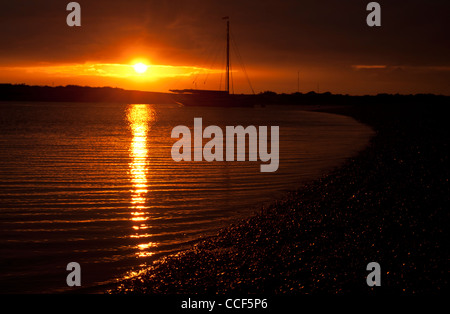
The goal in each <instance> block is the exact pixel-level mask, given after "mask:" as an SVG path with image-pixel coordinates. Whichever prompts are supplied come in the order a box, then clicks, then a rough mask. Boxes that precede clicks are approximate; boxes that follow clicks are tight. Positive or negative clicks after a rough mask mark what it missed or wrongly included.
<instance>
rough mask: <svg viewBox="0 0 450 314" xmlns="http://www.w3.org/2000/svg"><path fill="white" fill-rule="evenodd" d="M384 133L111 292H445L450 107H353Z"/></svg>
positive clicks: (343, 110)
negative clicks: (373, 273) (373, 268)
mask: <svg viewBox="0 0 450 314" xmlns="http://www.w3.org/2000/svg"><path fill="white" fill-rule="evenodd" d="M322 110H323V111H327V112H335V113H340V114H345V115H349V116H352V117H354V118H355V119H357V120H359V121H361V122H363V123H366V124H368V125H370V126H372V127H373V128H374V130H375V131H376V136H375V137H374V138H373V139H372V140H371V142H370V144H369V145H368V147H367V148H366V149H365V150H364V151H362V152H361V153H360V154H359V155H358V156H356V157H355V158H352V159H350V160H348V161H347V162H346V163H345V164H344V165H343V166H342V167H340V168H339V169H337V170H335V171H332V172H331V173H329V174H327V175H326V176H324V177H323V178H321V179H319V180H316V181H314V182H311V183H310V184H308V185H306V186H304V187H302V188H301V189H299V190H297V191H295V192H292V193H290V194H289V195H287V196H286V198H285V199H283V200H279V201H277V202H275V203H274V204H272V205H271V206H269V207H266V208H263V209H262V210H261V212H260V213H258V214H256V215H255V216H253V217H250V218H248V219H245V220H243V221H240V222H238V223H236V224H234V225H232V226H230V227H228V228H225V229H223V230H221V231H220V232H219V233H218V235H217V236H213V237H210V238H207V239H204V240H201V241H200V242H199V243H197V244H196V245H194V246H193V247H192V248H191V249H189V250H186V251H183V252H181V253H179V254H177V255H174V256H169V257H167V258H165V259H163V260H160V261H157V262H155V263H154V264H153V266H151V267H149V268H148V269H146V271H145V272H143V273H141V274H140V275H139V276H136V277H133V278H131V279H128V280H124V281H122V282H120V283H119V284H118V285H117V287H115V288H114V289H112V290H108V291H107V293H135V294H142V293H149V294H155V293H156V294H167V293H169V294H171V293H187V294H195V293H245V294H249V293H265V294H306V293H312V294H323V293H325V294H336V293H338V294H341V293H352V294H371V293H374V290H375V289H373V288H370V287H368V286H367V284H366V276H367V274H368V273H369V272H368V271H367V270H366V266H367V264H368V263H369V262H372V261H374V262H378V263H379V264H380V266H381V273H382V286H381V287H377V288H378V289H377V291H376V293H388V294H411V293H438V292H442V291H443V290H444V289H445V288H447V282H448V280H447V278H448V271H447V270H448V243H447V238H448V235H447V230H446V229H447V225H448V212H447V211H448V205H449V195H450V193H449V184H448V156H447V152H448V127H447V123H448V122H447V121H446V118H445V117H446V115H445V114H444V111H443V108H442V106H437V105H429V106H427V105H426V104H423V105H411V106H408V105H397V106H396V105H360V106H358V105H353V106H344V107H342V106H340V107H337V106H336V107H333V106H330V107H327V108H324V109H322Z"/></svg>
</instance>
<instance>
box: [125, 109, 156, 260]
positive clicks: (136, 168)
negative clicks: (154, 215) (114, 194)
mask: <svg viewBox="0 0 450 314" xmlns="http://www.w3.org/2000/svg"><path fill="white" fill-rule="evenodd" d="M127 119H128V121H129V123H130V128H131V131H132V134H133V139H132V141H131V147H130V158H131V162H130V179H131V183H132V190H131V192H132V195H131V209H132V212H131V221H132V222H133V224H134V225H133V227H132V228H133V230H134V234H132V235H131V238H136V239H145V238H149V237H151V234H149V233H148V229H149V228H150V226H149V224H148V220H149V212H148V210H149V204H148V193H149V184H148V147H147V140H148V132H149V130H150V127H151V125H152V124H153V123H154V121H155V111H154V109H153V108H152V107H151V105H147V104H133V105H130V106H129V108H128V110H127ZM155 246H157V243H155V242H148V240H147V241H146V242H145V243H139V244H137V249H138V253H137V255H138V256H139V257H146V256H151V255H153V252H151V251H150V250H151V248H153V247H155Z"/></svg>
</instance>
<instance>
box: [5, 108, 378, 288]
mask: <svg viewBox="0 0 450 314" xmlns="http://www.w3.org/2000/svg"><path fill="white" fill-rule="evenodd" d="M194 118H202V123H203V127H204V128H205V127H206V126H208V125H215V126H219V127H221V128H222V130H224V132H225V130H226V126H238V125H242V126H243V127H246V126H250V125H253V126H256V127H258V126H268V127H269V129H270V126H278V127H279V167H278V169H277V171H275V172H261V171H260V166H261V164H262V163H263V162H262V161H260V160H257V161H212V162H208V161H205V160H203V161H179V162H175V161H174V160H173V158H172V156H171V150H172V146H173V145H174V143H175V142H176V141H177V140H178V139H177V138H172V137H171V133H172V130H173V128H175V127H176V126H179V125H183V126H187V127H188V128H190V130H191V132H193V125H194ZM372 136H373V130H372V129H371V128H370V127H368V126H366V125H363V124H361V123H359V122H357V121H355V120H354V119H352V118H350V117H347V116H342V115H336V114H329V113H322V112H314V111H304V110H301V109H300V108H297V107H295V106H276V105H273V106H266V107H252V108H222V107H184V106H180V105H173V104H125V103H58V102H0V293H20V294H21V293H27V294H28V293H31V294H34V293H39V294H40V293H71V292H77V291H89V289H93V290H95V289H99V290H100V291H101V287H103V286H105V285H108V284H111V283H114V282H116V281H118V280H121V279H123V278H128V277H129V276H131V275H132V274H134V273H136V272H137V271H139V270H142V269H145V267H147V266H148V265H151V264H152V263H153V262H154V261H156V260H158V259H161V258H164V257H166V256H168V255H171V254H176V253H177V252H180V251H182V250H184V249H187V248H189V247H190V246H191V245H192V244H193V243H195V242H196V241H198V240H199V239H201V238H205V237H208V236H212V235H215V234H216V233H217V232H218V230H220V229H221V228H224V227H227V226H229V225H231V224H232V223H236V222H238V221H239V220H240V219H244V218H246V217H249V216H251V215H254V214H255V213H256V212H258V211H259V210H261V208H262V207H264V206H267V205H269V204H271V203H272V202H274V201H275V200H276V199H278V198H281V197H283V195H285V194H286V193H287V192H289V191H292V190H294V189H296V188H299V187H301V186H302V185H303V184H305V183H306V182H308V181H311V180H314V179H316V178H319V177H321V176H323V175H324V174H326V173H327V172H329V171H330V170H332V169H334V168H336V167H338V166H339V165H341V164H342V163H343V162H344V161H345V160H346V159H348V158H350V157H352V156H354V155H356V154H357V153H358V152H359V151H361V150H362V149H364V147H365V146H366V145H367V144H368V142H369V140H370V138H371V137H372ZM207 141H208V140H206V142H207ZM247 149H248V147H247ZM72 262H76V263H78V264H79V265H80V274H81V287H76V286H74V287H71V286H68V284H67V277H68V276H69V274H70V273H71V270H68V269H67V265H68V264H69V263H72ZM77 289H78V290H77ZM83 289H85V290H83ZM86 289H87V290H86Z"/></svg>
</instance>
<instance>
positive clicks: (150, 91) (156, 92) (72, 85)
mask: <svg viewBox="0 0 450 314" xmlns="http://www.w3.org/2000/svg"><path fill="white" fill-rule="evenodd" d="M2 85H13V86H26V87H49V88H58V87H59V88H67V87H80V88H98V89H102V88H110V89H118V90H122V91H128V92H144V93H155V94H167V95H172V94H173V93H172V92H170V91H169V92H158V91H152V90H137V89H126V88H121V87H117V86H88V85H84V86H83V85H74V84H68V85H56V86H50V85H28V84H26V83H0V86H2ZM266 93H275V94H276V95H295V94H300V95H308V94H315V95H324V94H330V95H332V96H348V97H365V96H370V97H376V96H385V95H387V96H437V97H450V94H449V95H446V94H433V93H416V94H400V93H395V94H394V93H378V94H361V95H354V94H348V93H347V94H342V93H332V92H330V91H322V92H320V93H318V92H316V91H313V90H311V91H309V92H291V93H284V92H281V93H277V92H274V91H271V90H265V91H261V92H258V93H255V94H253V95H262V94H266ZM236 94H237V93H236ZM242 95H250V94H246V93H242ZM0 101H1V100H0Z"/></svg>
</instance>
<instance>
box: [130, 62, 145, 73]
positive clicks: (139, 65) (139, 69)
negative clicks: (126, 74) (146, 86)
mask: <svg viewBox="0 0 450 314" xmlns="http://www.w3.org/2000/svg"><path fill="white" fill-rule="evenodd" d="M133 68H134V70H135V71H136V72H137V73H144V72H145V71H147V68H148V66H146V65H145V64H143V63H136V64H135V65H133Z"/></svg>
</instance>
